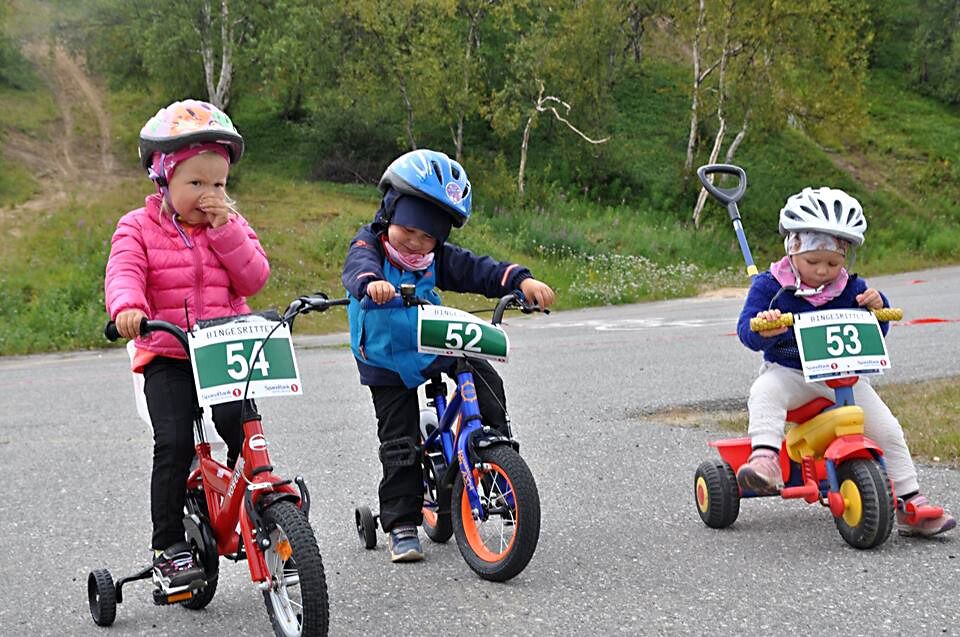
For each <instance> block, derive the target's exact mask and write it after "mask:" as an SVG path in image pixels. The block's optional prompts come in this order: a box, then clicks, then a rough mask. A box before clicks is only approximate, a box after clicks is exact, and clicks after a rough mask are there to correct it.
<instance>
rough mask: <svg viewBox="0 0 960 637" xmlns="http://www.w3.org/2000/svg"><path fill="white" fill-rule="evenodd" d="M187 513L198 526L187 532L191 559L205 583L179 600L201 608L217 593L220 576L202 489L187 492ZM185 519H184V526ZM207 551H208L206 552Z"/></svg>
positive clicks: (181, 603) (185, 606) (218, 560)
mask: <svg viewBox="0 0 960 637" xmlns="http://www.w3.org/2000/svg"><path fill="white" fill-rule="evenodd" d="M184 508H185V509H186V512H187V514H188V515H190V514H193V515H196V516H197V518H198V519H199V520H200V526H199V528H197V529H196V531H197V532H196V533H195V534H194V533H191V532H189V531H188V533H187V541H188V542H189V543H190V549H191V550H192V551H193V559H194V560H195V561H196V563H197V564H199V565H200V566H201V567H202V568H203V574H204V578H205V579H206V581H207V585H206V586H204V587H203V588H199V589H196V590H195V591H193V597H191V598H190V599H188V600H186V601H183V602H180V605H181V606H183V607H184V608H187V609H189V610H202V609H204V608H206V607H207V605H208V604H210V602H212V601H213V597H214V595H216V594H217V581H218V580H219V578H220V554H219V553H218V552H217V541H216V540H215V539H214V538H213V529H211V528H210V523H209V522H208V520H209V518H208V516H207V501H206V499H205V498H204V495H203V492H202V491H194V492H187V498H186V504H185V507H184ZM186 524H187V521H186V520H184V525H185V526H186ZM208 552H209V553H208Z"/></svg>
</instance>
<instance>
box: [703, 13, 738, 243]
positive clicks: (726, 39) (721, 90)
mask: <svg viewBox="0 0 960 637" xmlns="http://www.w3.org/2000/svg"><path fill="white" fill-rule="evenodd" d="M734 4H735V2H733V1H731V3H730V13H729V14H728V16H727V23H726V25H725V26H724V33H723V49H722V51H721V53H720V79H719V80H718V82H717V123H718V127H717V136H716V138H715V139H714V140H713V148H712V149H711V150H710V159H709V160H708V161H707V163H708V164H713V163H716V161H717V157H718V156H719V155H720V148H721V147H722V146H723V138H724V136H725V135H726V133H727V118H726V114H725V113H724V112H723V107H724V102H725V101H726V97H727V86H726V79H727V59H728V58H729V56H730V23H731V22H732V21H733V13H734ZM711 179H712V177H711ZM707 194H708V193H707V189H706V188H701V189H700V194H699V195H698V196H697V204H696V206H694V208H693V226H694V227H695V228H699V227H700V215H701V214H702V213H703V207H704V206H705V205H706V203H707Z"/></svg>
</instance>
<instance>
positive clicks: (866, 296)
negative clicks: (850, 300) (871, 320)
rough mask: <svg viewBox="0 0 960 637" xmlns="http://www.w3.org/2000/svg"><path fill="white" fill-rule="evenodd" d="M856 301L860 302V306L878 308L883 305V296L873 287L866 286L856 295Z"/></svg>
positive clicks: (871, 308)
mask: <svg viewBox="0 0 960 637" xmlns="http://www.w3.org/2000/svg"><path fill="white" fill-rule="evenodd" d="M857 303H859V304H860V307H865V308H867V309H870V310H879V309H880V308H882V307H883V297H881V296H880V293H879V292H877V291H876V290H874V289H873V288H868V289H867V291H866V292H864V293H863V294H858V295H857Z"/></svg>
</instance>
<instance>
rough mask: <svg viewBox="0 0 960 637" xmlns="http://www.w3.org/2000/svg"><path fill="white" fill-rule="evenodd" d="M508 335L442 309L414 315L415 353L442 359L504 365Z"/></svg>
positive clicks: (422, 308) (421, 309)
mask: <svg viewBox="0 0 960 637" xmlns="http://www.w3.org/2000/svg"><path fill="white" fill-rule="evenodd" d="M509 349H510V342H509V340H508V339H507V334H506V332H504V331H503V330H502V329H500V328H499V327H498V326H496V325H492V324H490V323H488V322H486V321H484V320H482V319H479V318H477V317H476V316H474V315H473V314H470V313H468V312H464V311H463V310H458V309H456V308H452V307H444V306H442V305H423V306H420V307H419V309H418V311H417V350H418V351H421V352H425V353H429V354H440V355H443V356H467V357H474V358H486V359H490V360H495V361H500V362H502V363H505V362H507V353H508V351H509Z"/></svg>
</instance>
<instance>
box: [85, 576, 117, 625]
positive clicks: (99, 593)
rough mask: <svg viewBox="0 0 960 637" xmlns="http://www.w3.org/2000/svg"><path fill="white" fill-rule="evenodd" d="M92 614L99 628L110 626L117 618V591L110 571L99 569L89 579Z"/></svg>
mask: <svg viewBox="0 0 960 637" xmlns="http://www.w3.org/2000/svg"><path fill="white" fill-rule="evenodd" d="M87 597H88V599H89V601H90V614H91V615H92V616H93V623H95V624H96V625H97V626H109V625H111V624H112V623H113V620H115V619H116V618H117V589H116V587H115V586H114V585H113V578H112V577H110V571H108V570H107V569H105V568H98V569H97V570H95V571H93V572H91V573H90V576H89V577H88V578H87Z"/></svg>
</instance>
